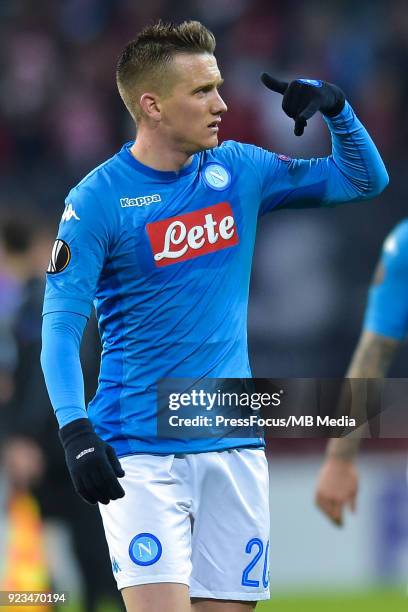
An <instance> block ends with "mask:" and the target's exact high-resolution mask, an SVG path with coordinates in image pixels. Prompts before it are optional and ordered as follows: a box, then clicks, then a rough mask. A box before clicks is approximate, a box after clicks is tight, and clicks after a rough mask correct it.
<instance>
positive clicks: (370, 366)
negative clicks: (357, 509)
mask: <svg viewBox="0 0 408 612" xmlns="http://www.w3.org/2000/svg"><path fill="white" fill-rule="evenodd" d="M399 346H400V342H399V341H398V340H394V339H393V338H389V337H386V336H380V335H379V334H375V333H373V332H369V331H363V333H362V334H361V337H360V340H359V342H358V344H357V347H356V350H355V351H354V355H353V358H352V360H351V363H350V366H349V368H348V371H347V374H346V376H347V378H384V377H385V376H386V375H387V373H388V370H389V368H390V366H391V363H392V360H393V358H394V356H395V353H396V351H397V349H398V348H399ZM365 431H366V426H364V425H363V426H361V427H359V428H358V429H356V430H355V431H353V432H352V433H351V434H349V435H348V436H345V437H344V438H333V439H332V440H330V441H329V442H328V444H327V455H328V456H329V457H335V458H337V459H344V460H353V459H354V457H355V455H356V453H357V451H358V449H359V446H360V441H361V438H362V436H363V435H364V432H365Z"/></svg>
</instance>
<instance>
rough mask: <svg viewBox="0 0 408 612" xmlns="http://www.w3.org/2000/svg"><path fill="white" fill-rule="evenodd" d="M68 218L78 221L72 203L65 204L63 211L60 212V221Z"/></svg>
mask: <svg viewBox="0 0 408 612" xmlns="http://www.w3.org/2000/svg"><path fill="white" fill-rule="evenodd" d="M70 219H76V220H77V221H80V218H79V217H78V215H77V214H76V212H75V210H74V208H73V206H72V204H67V205H66V206H65V210H64V212H63V213H62V218H61V221H62V222H64V221H69V220H70Z"/></svg>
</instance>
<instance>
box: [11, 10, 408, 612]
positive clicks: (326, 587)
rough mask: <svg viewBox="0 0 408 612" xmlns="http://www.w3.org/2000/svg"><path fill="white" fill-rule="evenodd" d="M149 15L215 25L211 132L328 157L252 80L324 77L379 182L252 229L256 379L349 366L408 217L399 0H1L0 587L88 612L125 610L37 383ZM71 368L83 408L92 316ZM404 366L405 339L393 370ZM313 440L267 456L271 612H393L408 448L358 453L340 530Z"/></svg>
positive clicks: (404, 530) (117, 134) (326, 145)
mask: <svg viewBox="0 0 408 612" xmlns="http://www.w3.org/2000/svg"><path fill="white" fill-rule="evenodd" d="M159 17H160V18H162V19H165V20H173V21H179V20H184V19H189V18H195V19H199V20H201V21H203V23H204V24H205V25H206V26H207V27H209V28H210V29H211V30H212V31H213V32H214V34H215V36H216V38H217V49H216V55H217V58H218V63H219V66H220V69H221V72H222V74H223V76H224V78H225V85H224V86H223V88H222V91H221V93H222V95H223V97H224V99H225V101H226V102H227V104H228V107H229V111H228V113H227V114H226V115H225V117H224V119H223V123H222V127H221V139H222V140H227V139H234V140H240V141H243V142H250V143H254V144H257V145H260V146H263V147H266V148H268V149H271V150H274V151H276V152H278V153H283V154H286V155H289V156H293V157H311V156H323V155H326V154H328V153H329V152H330V139H329V136H328V132H327V129H326V127H325V125H324V123H323V121H322V119H321V117H320V116H316V117H314V118H313V119H312V120H311V121H309V124H308V127H307V129H306V132H305V135H304V136H303V137H302V138H296V137H295V136H294V135H293V122H292V121H291V120H290V119H289V118H287V117H286V115H284V114H283V112H282V110H281V107H280V104H281V98H280V96H279V95H276V94H272V93H271V92H269V91H268V90H266V89H265V88H263V86H262V85H261V84H260V81H259V74H260V73H261V72H262V71H264V70H267V71H269V72H270V73H272V74H274V75H275V76H278V77H282V78H284V79H286V80H291V79H292V78H296V77H309V78H322V79H325V80H328V81H331V82H334V83H336V84H338V85H339V86H341V87H342V88H343V89H344V91H345V92H346V95H347V98H348V100H349V101H350V102H351V104H352V105H353V107H354V109H355V111H356V113H357V114H358V116H359V117H360V119H361V120H362V121H363V123H364V124H365V125H366V127H367V128H368V130H369V131H370V133H371V135H372V136H373V138H374V140H375V142H376V144H377V146H378V147H379V149H380V152H381V154H382V156H383V158H384V160H385V163H386V166H387V169H388V171H389V174H390V186H389V187H388V189H387V190H386V192H385V193H384V194H383V195H381V196H380V198H377V199H376V200H375V201H372V202H369V203H366V204H348V205H345V206H343V207H339V208H336V209H330V210H306V211H299V212H294V211H291V212H285V211H281V212H278V213H276V214H273V215H269V216H267V217H264V218H263V220H262V223H261V224H260V228H259V234H258V241H257V247H256V252H255V262H254V271H253V275H252V288H251V302H250V318H249V341H250V349H251V359H252V364H253V372H254V375H255V376H259V377H285V376H287V377H289V376H292V377H295V376H297V377H325V376H326V377H336V376H342V375H344V372H345V369H346V367H347V364H348V362H349V360H350V357H351V354H352V351H353V348H354V346H355V344H356V342H357V339H358V334H359V330H360V327H361V323H362V315H363V312H364V308H365V302H366V294H367V287H368V284H369V282H370V278H371V276H372V273H373V270H374V267H375V263H376V260H377V258H378V254H379V250H380V247H381V243H382V241H383V239H384V237H385V236H386V235H387V233H388V232H389V230H390V229H391V228H392V227H393V226H394V225H395V223H396V222H397V221H399V220H400V219H401V218H403V217H404V216H406V215H407V212H408V203H407V187H406V167H407V163H408V147H407V146H406V140H407V136H408V120H407V118H406V108H407V102H408V3H407V2H406V1H405V0H404V1H398V0H394V1H393V2H386V1H385V0H360V1H359V2H355V0H338V1H334V0H333V1H330V0H325V1H324V2H323V1H322V2H320V1H312V0H310V1H309V2H307V3H306V2H301V1H298V0H286V1H285V2H284V3H282V2H278V1H277V0H276V1H275V0H206V2H202V1H200V0H179V1H178V2H177V3H175V2H171V1H170V0H150V1H149V2H138V1H137V0H60V1H59V2H55V0H42V1H41V2H38V1H34V0H1V1H0V244H1V250H0V446H1V450H2V461H1V475H0V510H1V512H0V552H1V553H2V554H1V555H0V559H1V561H0V585H1V588H3V589H5V588H15V589H19V590H22V589H25V588H27V589H28V588H30V589H31V588H35V587H38V590H44V589H46V588H48V587H50V586H51V585H52V586H53V587H54V588H58V589H60V590H65V591H69V592H70V594H71V600H72V601H73V602H76V605H77V608H76V609H78V610H79V609H81V610H85V611H86V612H92V611H93V610H96V609H97V607H98V605H99V606H100V605H105V606H108V607H107V609H111V610H119V609H122V608H121V604H120V599H119V597H118V595H117V593H116V590H115V586H114V581H113V578H112V576H111V568H110V562H109V558H108V553H107V548H106V545H105V543H104V539H103V534H102V531H101V526H100V521H99V515H98V513H97V511H96V510H95V509H93V508H89V507H88V506H86V505H85V504H83V503H82V502H81V501H80V500H79V498H78V499H77V498H76V497H75V496H74V495H73V493H72V490H71V485H70V483H69V481H68V476H67V473H66V471H65V466H64V460H63V457H62V453H61V451H60V448H59V442H58V439H57V435H56V430H57V428H56V422H55V420H54V417H53V415H52V410H51V407H50V405H49V402H48V399H47V395H46V392H45V390H44V386H43V379H42V375H41V372H40V368H39V363H38V358H39V352H40V329H41V302H42V295H43V282H44V270H45V268H46V266H47V263H48V259H49V253H50V248H51V245H52V243H53V240H54V237H55V234H56V228H57V224H58V221H59V219H60V216H61V214H62V211H63V208H64V198H65V196H66V194H67V192H68V190H69V188H70V187H71V186H72V185H73V184H75V183H77V182H78V181H79V180H80V179H81V178H82V177H83V175H84V174H86V173H87V172H88V171H89V170H90V169H92V168H93V167H94V166H96V165H98V164H99V163H101V162H102V161H104V160H105V159H106V158H107V157H109V156H111V155H112V154H114V153H115V152H116V151H117V150H118V149H119V148H120V147H121V145H122V144H123V143H124V142H126V141H129V140H131V139H132V138H133V137H134V133H133V126H132V124H131V121H130V118H129V117H128V115H127V113H126V111H125V109H124V107H123V106H122V102H121V100H120V98H119V96H118V94H117V91H116V86H115V79H114V70H115V63H116V59H117V57H118V55H119V53H120V51H121V49H122V48H123V46H124V45H125V43H126V42H127V41H128V40H130V39H132V38H133V37H134V36H135V34H136V33H137V32H138V31H139V30H140V29H141V28H142V27H143V26H145V25H146V24H147V23H149V22H151V21H152V20H155V19H157V18H159ZM82 357H83V365H84V372H85V378H86V389H87V395H88V397H91V396H92V394H93V392H94V389H95V385H96V377H97V372H98V359H99V348H98V338H97V332H96V328H95V324H94V322H91V324H90V325H89V326H88V329H87V332H86V337H85V339H84V342H83V355H82ZM407 359H408V351H407V350H406V349H405V348H403V349H402V351H401V352H400V354H399V357H398V359H397V362H396V363H395V365H394V366H393V370H392V372H391V374H392V375H393V376H400V377H406V376H407V372H408V367H407ZM323 448H324V444H323V443H319V442H316V441H314V442H309V441H295V440H285V441H276V440H275V441H273V443H272V444H271V447H270V448H269V449H268V452H269V459H270V467H271V507H272V543H271V551H272V556H271V581H272V586H273V590H274V597H276V598H277V600H279V606H278V608H279V610H286V609H287V610H289V609H292V607H291V606H293V609H299V607H302V609H303V610H307V609H308V607H307V606H308V605H310V606H311V607H313V610H318V609H320V608H319V607H318V606H319V605H321V606H322V608H321V609H328V607H329V603H327V602H330V609H336V605H337V604H336V602H338V601H339V599H338V598H339V597H349V599H348V605H349V609H350V610H352V609H358V610H362V609H364V605H365V604H364V602H366V604H367V605H370V609H371V610H373V609H385V606H388V607H391V608H392V609H393V610H397V606H398V605H399V603H398V602H400V603H401V602H402V601H403V593H404V589H405V587H404V586H403V585H404V583H405V582H406V580H407V577H408V494H407V491H406V479H405V464H406V457H405V451H406V443H405V441H404V440H391V441H389V440H388V441H387V440H383V441H375V442H374V441H370V443H367V444H366V445H365V446H364V448H363V453H362V455H361V469H362V489H361V497H360V505H359V508H358V514H357V516H356V517H355V518H354V517H353V518H350V519H348V520H347V524H346V527H345V528H344V529H343V530H336V529H335V528H334V527H331V526H330V525H329V524H328V523H327V522H326V520H325V519H324V518H323V517H322V516H320V515H319V514H318V512H317V510H315V509H314V507H313V489H314V484H315V479H316V474H317V471H318V467H319V464H320V461H321V456H322V450H323ZM299 510H301V512H299ZM33 585H34V586H33ZM372 593H373V594H372ZM315 595H316V597H317V599H314V596H315ZM319 597H320V599H319ZM319 601H320V604H319ZM81 602H82V603H81ZM109 602H110V604H109ZM353 602H354V603H353ZM368 602H370V603H368ZM374 604H376V605H377V606H380V607H378V608H374V607H373V606H374ZM109 605H110V607H109ZM403 605H404V606H406V600H405V602H404V604H403ZM285 606H286V607H285ZM353 606H356V607H355V608H354V607H353ZM382 606H384V607H382ZM278 608H276V607H275V608H273V607H271V609H278ZM64 609H67V608H64ZM260 609H265V610H266V609H269V608H268V604H265V605H263V606H260ZM398 609H399V608H398Z"/></svg>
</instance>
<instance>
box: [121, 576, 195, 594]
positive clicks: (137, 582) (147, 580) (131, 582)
mask: <svg viewBox="0 0 408 612" xmlns="http://www.w3.org/2000/svg"><path fill="white" fill-rule="evenodd" d="M160 582H174V583H175V584H185V585H186V586H188V587H189V586H190V585H189V581H188V578H180V577H179V576H174V575H172V574H171V575H169V574H164V575H162V576H151V577H149V576H143V578H126V579H124V580H117V586H118V590H119V591H120V590H121V589H125V588H126V587H132V586H142V585H143V584H158V583H160Z"/></svg>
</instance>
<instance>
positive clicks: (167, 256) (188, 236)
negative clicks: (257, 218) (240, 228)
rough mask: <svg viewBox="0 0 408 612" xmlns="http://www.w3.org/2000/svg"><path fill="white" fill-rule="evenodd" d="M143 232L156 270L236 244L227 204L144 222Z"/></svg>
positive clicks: (233, 226)
mask: <svg viewBox="0 0 408 612" xmlns="http://www.w3.org/2000/svg"><path fill="white" fill-rule="evenodd" d="M146 229H147V234H148V236H149V240H150V244H151V247H152V251H153V256H154V261H155V263H156V266H157V267H162V266H168V265H170V264H173V263H177V262H179V261H186V260H187V259H193V258H195V257H201V255H207V254H208V253H214V252H215V251H219V250H221V249H226V248H228V247H232V246H234V245H236V244H238V242H239V238H238V233H237V227H236V225H235V219H234V215H233V213H232V209H231V206H230V204H229V203H228V202H221V203H220V204H215V205H214V206H208V207H207V208H200V209H199V210H195V211H194V212H191V213H186V214H184V215H177V216H176V217H170V218H168V219H163V220H162V221H156V222H155V223H148V224H147V226H146Z"/></svg>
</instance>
